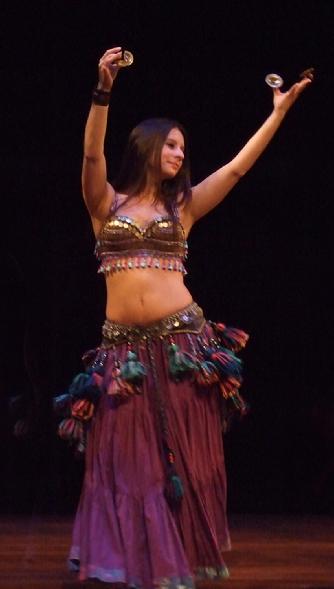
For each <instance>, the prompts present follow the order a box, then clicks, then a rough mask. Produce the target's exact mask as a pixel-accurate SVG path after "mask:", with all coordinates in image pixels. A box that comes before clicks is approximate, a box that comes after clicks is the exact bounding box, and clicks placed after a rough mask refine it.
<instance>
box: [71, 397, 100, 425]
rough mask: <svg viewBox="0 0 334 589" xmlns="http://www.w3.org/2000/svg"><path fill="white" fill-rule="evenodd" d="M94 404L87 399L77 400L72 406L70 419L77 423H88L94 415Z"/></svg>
mask: <svg viewBox="0 0 334 589" xmlns="http://www.w3.org/2000/svg"><path fill="white" fill-rule="evenodd" d="M94 409H95V407H94V404H93V403H92V402H91V401H88V400H87V399H78V400H77V401H74V403H73V404H72V409H71V413H72V417H74V418H76V419H79V421H89V420H90V419H91V418H92V417H93V414H94Z"/></svg>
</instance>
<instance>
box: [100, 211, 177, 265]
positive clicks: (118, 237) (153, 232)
mask: <svg viewBox="0 0 334 589" xmlns="http://www.w3.org/2000/svg"><path fill="white" fill-rule="evenodd" d="M187 250H188V246H187V241H186V238H185V234H184V229H183V227H182V225H181V223H180V221H179V220H178V219H177V220H176V221H175V222H173V220H172V219H171V218H170V217H156V218H154V219H153V220H152V221H150V222H149V223H148V224H147V225H146V227H141V226H139V225H138V224H137V223H136V222H135V221H134V220H133V219H131V218H130V217H127V216H125V215H115V214H112V215H111V216H110V217H108V218H107V220H106V221H105V223H104V225H103V227H102V229H101V231H100V233H99V235H98V238H97V241H96V247H95V254H96V256H97V258H98V260H99V261H100V266H99V269H98V272H101V273H103V274H105V275H110V274H114V273H115V272H119V271H122V270H131V269H133V268H160V269H162V270H169V271H177V272H182V273H183V274H186V273H187V272H186V269H185V267H184V264H183V262H184V260H185V259H186V257H187Z"/></svg>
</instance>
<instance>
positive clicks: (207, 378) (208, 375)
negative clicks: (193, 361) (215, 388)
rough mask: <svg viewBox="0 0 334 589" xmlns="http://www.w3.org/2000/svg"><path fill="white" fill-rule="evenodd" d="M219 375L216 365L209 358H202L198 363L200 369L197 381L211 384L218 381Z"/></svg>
mask: <svg viewBox="0 0 334 589" xmlns="http://www.w3.org/2000/svg"><path fill="white" fill-rule="evenodd" d="M218 380H219V376H218V373H217V370H216V366H215V365H214V363H213V362H210V361H209V360H202V362H199V363H198V370H197V372H196V382H198V384H200V385H206V386H208V385H211V384H214V383H215V382H218Z"/></svg>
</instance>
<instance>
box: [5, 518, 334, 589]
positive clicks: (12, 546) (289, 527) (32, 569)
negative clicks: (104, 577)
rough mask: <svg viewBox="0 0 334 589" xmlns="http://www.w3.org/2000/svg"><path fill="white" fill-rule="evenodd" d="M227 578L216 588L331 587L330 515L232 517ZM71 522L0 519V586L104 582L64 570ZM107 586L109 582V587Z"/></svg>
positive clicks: (66, 587) (64, 587) (27, 588)
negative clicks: (80, 580)
mask: <svg viewBox="0 0 334 589" xmlns="http://www.w3.org/2000/svg"><path fill="white" fill-rule="evenodd" d="M230 527H231V536H232V543H233V549H232V551H231V552H230V553H227V554H226V555H225V560H226V563H227V565H228V567H229V569H230V573H231V578H230V579H229V580H228V581H223V582H221V583H213V582H207V583H202V584H201V585H199V587H201V588H204V587H205V588H206V589H211V588H212V589H214V588H217V587H221V588H224V589H257V588H259V589H264V588H265V589H297V588H298V589H318V588H320V587H321V588H323V589H324V588H327V589H329V588H330V589H334V518H328V517H311V516H303V517H293V516H287V517H281V516H255V515H244V516H241V515H238V516H230ZM70 534H71V521H70V520H69V519H64V518H50V517H44V516H35V517H31V518H7V519H4V518H2V520H1V521H0V588H1V589H41V588H42V587H43V588H44V587H45V588H46V589H75V588H77V589H78V588H80V589H81V588H82V589H83V588H84V587H90V588H93V587H97V588H99V589H101V587H102V586H103V587H108V586H110V585H108V584H100V583H94V582H88V583H87V582H84V583H78V582H77V581H76V580H75V576H73V575H72V574H70V573H68V572H67V570H66V554H67V551H68V547H69V541H70ZM110 587H111V586H110Z"/></svg>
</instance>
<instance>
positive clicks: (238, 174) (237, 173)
mask: <svg viewBox="0 0 334 589" xmlns="http://www.w3.org/2000/svg"><path fill="white" fill-rule="evenodd" d="M246 172H247V170H244V169H242V168H232V169H231V175H232V178H233V180H234V181H235V182H239V180H240V179H241V178H242V177H243V176H244V175H245V174H246Z"/></svg>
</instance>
